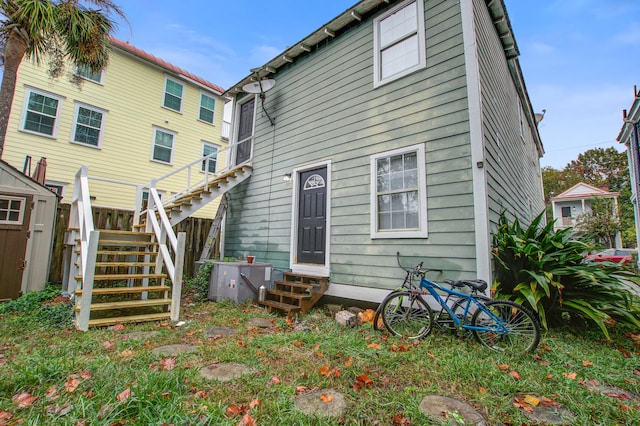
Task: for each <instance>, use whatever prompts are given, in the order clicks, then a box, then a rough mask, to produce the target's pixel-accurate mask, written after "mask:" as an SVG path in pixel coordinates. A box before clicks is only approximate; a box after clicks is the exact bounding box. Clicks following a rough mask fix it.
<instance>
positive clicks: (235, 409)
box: [225, 404, 249, 417]
mask: <svg viewBox="0 0 640 426" xmlns="http://www.w3.org/2000/svg"><path fill="white" fill-rule="evenodd" d="M248 409H249V407H247V406H246V405H237V404H231V405H230V406H228V407H227V409H226V410H225V414H226V415H227V416H229V417H236V416H241V415H242V414H244V413H246V412H247V410H248Z"/></svg>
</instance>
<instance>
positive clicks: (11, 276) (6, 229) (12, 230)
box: [0, 194, 37, 300]
mask: <svg viewBox="0 0 640 426" xmlns="http://www.w3.org/2000/svg"><path fill="white" fill-rule="evenodd" d="M32 201H33V197H32V196H25V195H18V194H0V300H6V299H17V298H18V296H20V289H21V285H22V274H23V272H24V269H25V266H26V260H27V259H26V251H27V239H28V238H29V222H30V218H31V203H32ZM35 261H37V260H35Z"/></svg>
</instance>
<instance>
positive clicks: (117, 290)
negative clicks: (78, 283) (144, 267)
mask: <svg viewBox="0 0 640 426" xmlns="http://www.w3.org/2000/svg"><path fill="white" fill-rule="evenodd" d="M170 290H171V287H169V286H166V285H150V286H146V287H142V286H137V287H103V288H94V289H93V294H129V293H143V292H145V291H148V292H155V291H170ZM75 293H76V294H77V295H78V296H82V289H81V288H80V289H76V290H75Z"/></svg>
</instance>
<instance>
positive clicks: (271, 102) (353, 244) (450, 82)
mask: <svg viewBox="0 0 640 426" xmlns="http://www.w3.org/2000/svg"><path fill="white" fill-rule="evenodd" d="M425 16H426V23H425V27H426V48H427V67H426V69H423V70H420V71H417V72H415V73H413V74H410V75H408V76H406V77H403V78H400V79H398V80H395V81H393V82H390V83H388V84H385V85H384V86H381V87H378V88H377V89H374V88H373V52H372V48H373V42H372V37H373V26H372V17H368V19H364V20H363V22H362V23H361V24H360V25H358V26H356V27H354V28H351V29H350V30H348V32H346V33H345V34H342V35H341V36H339V37H336V38H335V39H333V40H331V41H329V42H328V43H327V45H325V46H323V47H321V48H320V49H319V50H317V51H314V52H312V53H310V54H309V55H307V56H305V57H301V58H298V59H297V60H296V61H295V63H293V64H291V65H288V66H287V67H285V68H284V69H280V70H278V72H277V73H276V74H274V75H273V76H272V78H273V79H275V80H276V85H275V87H274V88H273V89H272V90H270V91H269V92H268V93H267V96H266V102H265V106H266V108H267V109H268V110H269V113H270V114H271V116H272V117H273V118H274V120H275V126H274V127H272V126H271V125H270V124H269V120H268V119H267V117H266V116H265V115H264V113H263V112H262V111H261V107H260V105H259V102H258V110H257V118H256V144H255V146H254V157H253V167H254V168H253V174H252V176H251V178H250V179H249V180H247V181H246V182H244V183H243V184H242V185H241V186H240V187H239V188H237V189H236V190H234V191H233V193H232V196H231V204H230V208H229V212H230V213H228V220H227V228H226V237H225V253H226V255H232V256H237V255H242V256H245V255H247V254H253V255H256V256H257V259H258V260H259V261H266V262H271V263H273V264H274V266H275V267H277V268H282V269H288V268H289V250H290V242H291V235H290V234H291V209H292V190H293V185H292V183H285V182H283V181H282V176H283V175H284V174H285V173H290V172H291V171H292V169H293V168H295V167H300V166H303V165H305V164H312V163H317V162H321V161H327V160H329V161H331V164H330V169H331V181H330V185H331V191H332V192H331V199H330V200H329V202H330V203H331V236H330V240H331V247H330V261H331V282H332V283H338V284H347V285H355V286H366V287H375V288H394V287H396V286H397V285H398V284H400V282H401V280H402V275H403V273H402V271H401V270H400V269H399V268H398V267H397V266H396V260H395V253H396V251H400V252H401V253H402V254H403V255H405V256H410V258H408V259H407V262H409V263H411V262H413V263H417V262H418V261H420V260H424V261H425V265H428V266H432V267H438V268H443V269H445V270H446V273H445V275H444V276H442V277H437V276H436V277H435V278H436V279H438V278H460V277H467V278H468V277H473V276H475V268H476V261H475V233H474V209H473V187H472V178H471V171H470V167H471V149H470V146H469V125H468V118H469V116H468V111H467V109H468V101H467V92H466V76H465V64H464V47H463V42H462V27H461V21H460V19H461V18H460V6H459V4H458V3H457V2H452V1H445V0H428V1H426V2H425ZM418 143H424V144H425V150H426V184H427V220H428V225H427V226H428V238H419V239H404V238H400V239H372V238H371V236H370V191H371V187H370V184H371V182H370V156H371V155H372V154H377V153H381V152H385V151H389V150H393V149H396V148H400V147H406V146H412V145H415V144H418Z"/></svg>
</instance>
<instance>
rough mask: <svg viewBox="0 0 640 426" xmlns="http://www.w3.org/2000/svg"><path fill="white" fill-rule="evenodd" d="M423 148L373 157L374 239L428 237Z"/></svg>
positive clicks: (400, 150) (372, 212) (419, 146)
mask: <svg viewBox="0 0 640 426" xmlns="http://www.w3.org/2000/svg"><path fill="white" fill-rule="evenodd" d="M424 165H425V151H424V144H419V145H414V146H410V147H406V148H401V149H396V150H393V151H387V152H383V153H380V154H376V155H372V156H371V182H372V188H371V238H424V237H426V236H427V194H426V184H425V179H426V178H425V166H424Z"/></svg>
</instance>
